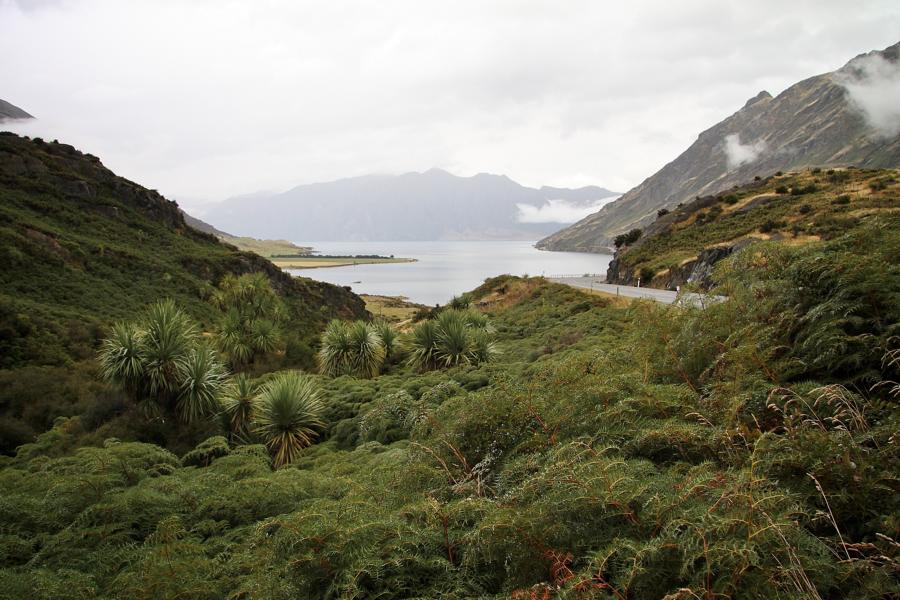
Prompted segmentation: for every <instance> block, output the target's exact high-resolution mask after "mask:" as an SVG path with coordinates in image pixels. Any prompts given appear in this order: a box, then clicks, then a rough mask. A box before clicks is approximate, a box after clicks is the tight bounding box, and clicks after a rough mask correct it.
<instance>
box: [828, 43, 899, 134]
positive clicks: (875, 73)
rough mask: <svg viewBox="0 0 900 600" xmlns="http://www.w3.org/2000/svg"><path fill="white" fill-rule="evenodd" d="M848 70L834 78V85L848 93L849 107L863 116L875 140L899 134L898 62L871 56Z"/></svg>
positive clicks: (856, 61)
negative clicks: (872, 131) (875, 137)
mask: <svg viewBox="0 0 900 600" xmlns="http://www.w3.org/2000/svg"><path fill="white" fill-rule="evenodd" d="M851 67H852V68H851V69H849V70H848V72H847V73H841V74H839V75H836V76H835V81H836V83H838V84H839V85H841V86H843V88H844V89H845V90H846V91H847V99H848V100H849V102H850V105H851V106H853V107H854V108H855V109H856V110H858V111H859V112H860V113H861V114H862V116H863V117H864V118H865V120H866V123H868V124H869V126H871V127H872V128H873V129H874V130H875V131H876V136H877V137H888V138H890V137H894V136H895V135H897V134H898V133H900V61H897V62H891V61H889V60H886V59H885V58H884V57H883V56H881V55H880V54H871V55H869V56H864V57H862V58H859V59H857V60H855V61H853V62H852V63H851Z"/></svg>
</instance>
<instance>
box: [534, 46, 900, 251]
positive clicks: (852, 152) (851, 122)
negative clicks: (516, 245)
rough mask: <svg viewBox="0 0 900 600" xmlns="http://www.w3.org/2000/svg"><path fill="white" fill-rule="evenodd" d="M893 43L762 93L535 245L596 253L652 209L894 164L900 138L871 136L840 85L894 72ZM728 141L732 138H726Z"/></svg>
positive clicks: (645, 219)
mask: <svg viewBox="0 0 900 600" xmlns="http://www.w3.org/2000/svg"><path fill="white" fill-rule="evenodd" d="M898 54H900V43H898V44H895V45H893V46H890V47H888V48H886V49H885V50H882V51H873V52H869V53H865V54H860V55H859V56H857V57H855V58H853V59H851V60H850V61H849V62H848V63H847V64H846V65H844V66H843V67H841V68H840V69H838V70H837V71H833V72H829V73H824V74H821V75H816V76H813V77H809V78H806V79H804V80H802V81H800V82H797V83H795V84H794V85H792V86H790V87H788V88H787V89H786V90H784V91H783V92H781V93H780V94H778V96H775V97H773V96H772V95H771V94H769V93H768V92H766V91H762V92H760V93H758V94H757V95H756V96H754V97H752V98H750V99H749V100H748V101H747V102H746V103H745V104H744V106H743V107H742V108H741V109H740V110H738V111H737V112H735V113H734V114H732V115H731V116H729V117H728V118H726V119H724V120H723V121H721V122H719V123H717V124H715V125H713V126H712V127H710V128H708V129H706V130H705V131H703V132H702V133H700V134H699V135H698V137H697V140H696V141H695V142H694V143H693V144H691V146H690V147H689V148H688V149H686V150H685V151H684V152H682V153H681V154H680V155H679V156H678V157H676V158H675V159H674V160H672V161H671V162H669V163H668V164H666V165H665V166H664V167H663V168H662V169H660V170H659V171H657V172H656V173H655V174H653V175H652V176H650V177H648V178H647V179H645V180H644V181H643V182H642V183H641V184H639V185H638V186H636V187H634V188H632V189H631V190H629V191H628V192H626V193H625V194H624V195H623V196H622V197H621V198H619V199H618V200H616V201H614V202H612V203H610V204H608V205H606V206H604V207H603V208H601V209H600V210H599V211H597V212H596V213H594V214H592V215H589V216H587V217H585V218H584V219H582V220H581V221H579V222H577V223H575V224H573V225H571V226H569V227H567V228H565V229H563V230H561V231H558V232H556V233H554V234H552V235H550V236H548V237H546V238H544V239H542V240H540V241H539V242H538V244H537V246H538V247H539V248H542V249H546V250H568V251H584V252H599V251H605V250H607V249H609V247H610V246H611V245H612V239H613V238H614V237H615V236H616V235H618V234H621V233H624V232H626V231H628V230H629V229H633V228H640V227H642V226H645V225H647V224H649V223H651V222H652V221H653V220H654V219H655V218H656V212H657V211H658V210H660V209H663V208H665V209H671V208H673V207H675V206H676V205H678V204H679V203H683V202H687V201H689V200H692V199H693V198H695V197H696V196H703V195H710V194H718V193H721V192H724V191H725V190H727V189H728V188H730V187H732V186H734V185H740V184H742V183H744V182H746V181H750V180H752V179H753V178H754V177H755V176H766V175H770V174H772V173H774V172H776V171H788V170H796V169H802V168H809V167H816V166H820V167H828V166H858V167H872V168H883V167H892V166H897V165H898V164H900V137H898V136H896V134H895V135H894V136H892V137H881V136H879V135H877V133H878V130H877V129H876V128H874V127H873V126H872V125H871V124H870V123H869V122H867V119H866V116H865V114H864V111H861V110H860V109H859V108H858V107H857V106H855V105H854V102H853V100H852V98H851V97H850V96H849V92H848V88H847V87H846V86H847V81H848V80H852V79H853V78H859V77H861V76H862V74H865V72H866V61H869V60H883V61H886V62H887V63H889V64H891V65H892V67H893V68H896V65H897V64H898V62H897V61H898ZM732 136H734V137H732Z"/></svg>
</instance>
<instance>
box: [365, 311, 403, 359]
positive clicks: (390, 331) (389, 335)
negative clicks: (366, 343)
mask: <svg viewBox="0 0 900 600" xmlns="http://www.w3.org/2000/svg"><path fill="white" fill-rule="evenodd" d="M372 326H373V327H374V328H375V332H376V333H378V337H380V338H381V345H382V346H384V362H385V363H387V362H390V361H391V360H393V359H395V358H396V357H397V353H398V350H399V348H398V347H397V330H396V329H394V327H393V326H392V325H391V324H390V323H388V322H387V321H376V322H375V323H374V324H373V325H372Z"/></svg>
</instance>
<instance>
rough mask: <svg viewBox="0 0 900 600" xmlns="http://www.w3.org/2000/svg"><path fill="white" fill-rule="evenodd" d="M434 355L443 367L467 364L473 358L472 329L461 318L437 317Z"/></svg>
mask: <svg viewBox="0 0 900 600" xmlns="http://www.w3.org/2000/svg"><path fill="white" fill-rule="evenodd" d="M438 327H439V331H438V340H437V341H438V343H437V350H436V352H435V357H436V358H437V361H438V362H439V363H440V364H442V365H443V366H445V367H455V366H457V365H462V364H469V363H471V362H472V359H473V358H474V355H473V352H472V349H473V343H472V331H471V330H470V329H469V327H468V325H467V324H466V322H465V320H464V319H463V318H447V319H439V322H438Z"/></svg>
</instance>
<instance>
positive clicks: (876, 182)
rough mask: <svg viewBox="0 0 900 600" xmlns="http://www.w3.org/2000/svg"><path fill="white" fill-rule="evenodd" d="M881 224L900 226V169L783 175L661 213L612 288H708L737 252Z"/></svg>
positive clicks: (626, 254) (632, 247)
mask: <svg viewBox="0 0 900 600" xmlns="http://www.w3.org/2000/svg"><path fill="white" fill-rule="evenodd" d="M873 219H878V220H879V221H880V222H881V223H883V224H884V226H885V227H893V228H897V227H900V170H898V169H854V168H847V169H827V170H822V169H811V170H806V171H799V172H792V173H783V174H778V175H773V176H771V177H767V178H765V179H758V180H756V181H753V182H751V183H749V184H747V185H743V186H739V187H734V188H733V189H731V190H729V191H728V192H726V193H723V194H718V195H715V196H704V197H698V198H696V199H695V200H693V201H691V202H687V203H684V204H682V205H679V206H677V207H675V208H673V209H672V210H671V211H663V212H662V213H661V214H660V215H659V216H658V217H657V219H656V221H655V222H654V223H652V224H651V225H649V226H647V227H646V228H644V229H643V230H641V232H640V237H638V238H637V240H636V241H633V242H631V243H627V244H623V245H622V247H621V248H619V250H618V251H617V252H616V255H615V259H614V261H613V262H612V264H611V265H610V269H609V272H608V273H607V280H608V281H609V282H610V283H621V284H628V285H634V284H636V283H637V280H638V279H639V278H640V279H641V284H642V285H649V286H653V287H660V288H667V289H673V290H674V289H675V288H676V287H677V286H682V285H685V284H687V283H693V284H697V285H699V286H701V287H709V286H710V285H711V284H712V283H713V278H712V269H713V265H715V263H716V262H718V261H719V260H721V259H722V258H723V257H725V256H728V255H729V254H731V253H732V252H734V251H735V250H737V249H740V248H743V247H745V246H747V245H751V244H753V243H756V242H760V241H765V240H775V241H779V242H781V243H784V244H789V245H804V244H808V243H812V242H817V241H821V240H828V239H832V238H834V237H836V236H839V235H842V234H844V233H846V232H847V231H848V230H852V229H854V228H856V227H859V226H861V225H862V224H864V223H866V222H868V221H870V220H873Z"/></svg>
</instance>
